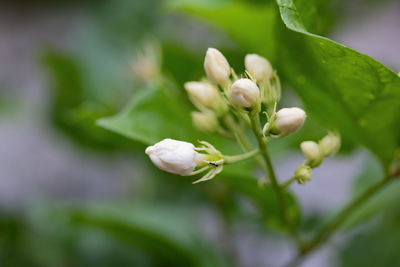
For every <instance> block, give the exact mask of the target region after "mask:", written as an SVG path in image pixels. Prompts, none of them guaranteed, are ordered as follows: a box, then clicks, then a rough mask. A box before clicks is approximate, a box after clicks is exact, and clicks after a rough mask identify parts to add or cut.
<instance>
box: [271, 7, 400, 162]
mask: <svg viewBox="0 0 400 267" xmlns="http://www.w3.org/2000/svg"><path fill="white" fill-rule="evenodd" d="M277 3H278V6H279V10H280V14H281V17H282V20H283V22H284V24H285V26H286V28H285V27H283V26H281V28H279V29H278V31H277V38H278V42H279V44H280V45H279V47H280V49H279V50H278V51H279V59H280V62H281V70H282V72H283V73H284V76H285V79H286V80H288V81H289V82H290V84H291V85H292V86H293V87H294V88H295V90H296V92H297V93H298V95H299V96H300V97H301V98H302V100H303V101H304V103H305V105H306V108H307V111H308V112H309V113H310V114H311V115H312V116H313V117H314V118H315V119H317V120H318V121H319V122H320V123H321V124H323V125H324V126H326V127H328V128H332V129H338V130H339V131H340V133H341V134H342V135H343V137H344V141H345V143H346V142H354V143H359V144H362V145H364V146H366V147H367V148H368V149H370V150H371V151H372V152H373V153H374V154H375V155H376V156H377V157H378V158H379V159H380V160H381V162H382V163H383V164H384V165H385V166H387V165H388V164H389V163H390V161H391V160H392V158H393V154H394V152H395V149H396V147H397V146H398V141H399V137H400V124H399V123H398V122H399V121H400V78H399V77H398V76H397V75H396V73H394V72H393V71H391V70H390V69H388V68H387V67H385V66H384V65H382V64H381V63H379V62H377V61H376V60H374V59H372V58H371V57H369V56H367V55H363V54H361V53H359V52H357V51H354V50H352V49H350V48H348V47H346V46H344V45H341V44H339V43H336V42H334V41H332V40H329V39H327V38H325V37H321V36H318V35H315V34H313V33H310V32H308V28H310V27H311V26H312V25H313V23H315V16H314V15H313V14H312V12H308V10H309V8H310V2H309V1H302V0H298V1H293V0H277Z"/></svg>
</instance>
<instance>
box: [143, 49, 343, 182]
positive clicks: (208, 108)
mask: <svg viewBox="0 0 400 267" xmlns="http://www.w3.org/2000/svg"><path fill="white" fill-rule="evenodd" d="M244 63H245V67H246V72H245V73H244V74H243V76H241V77H238V76H237V75H236V73H235V72H234V70H233V69H231V67H230V65H229V63H228V61H227V59H226V58H225V57H224V55H223V54H222V53H221V52H220V51H218V50H217V49H214V48H209V49H208V50H207V53H206V56H205V60H204V69H205V73H206V75H207V78H204V79H202V80H201V81H191V82H186V83H185V85H184V87H185V89H186V91H187V93H188V95H189V99H190V100H191V102H192V103H193V105H194V106H195V107H196V108H197V109H198V111H194V112H192V114H191V115H192V120H193V123H194V125H195V126H196V127H197V128H198V129H200V130H201V131H203V132H206V133H219V134H223V135H225V136H228V137H233V136H237V135H236V134H237V132H236V131H237V129H238V128H240V127H243V126H245V125H249V126H251V129H252V130H253V132H254V129H257V130H256V132H254V133H255V134H256V136H258V137H259V138H258V140H260V138H261V139H262V138H263V136H262V135H264V137H265V138H264V139H265V140H268V137H275V138H278V137H284V136H286V135H288V134H291V133H294V132H296V131H298V130H299V129H300V128H301V127H302V125H303V123H304V121H305V119H306V113H305V112H304V111H303V110H302V109H300V108H297V107H292V108H282V109H280V110H278V111H276V105H277V102H278V101H279V100H280V96H281V86H280V81H279V77H278V76H277V73H276V71H275V70H274V69H273V67H272V66H271V64H270V62H269V61H268V60H267V59H265V58H263V57H261V56H259V55H256V54H248V55H246V57H245V60H244ZM262 110H266V112H264V113H265V114H266V116H267V123H266V124H265V125H264V127H263V128H262V129H261V127H260V125H259V124H260V118H259V113H260V112H261V111H262ZM255 122H256V123H255ZM238 142H239V143H240V141H238ZM200 143H201V146H200V147H197V148H196V147H194V145H192V144H190V143H186V142H182V141H176V140H172V139H165V140H163V141H161V142H159V143H157V144H155V145H154V146H150V147H148V148H147V149H146V153H147V154H148V155H149V156H150V158H151V160H152V161H153V163H154V164H155V165H157V166H158V167H159V168H160V169H162V170H165V171H167V172H171V173H175V174H180V175H194V174H198V173H201V172H204V171H206V170H208V172H207V174H206V175H204V176H203V177H202V178H201V179H200V180H198V181H196V182H200V181H205V180H209V179H211V178H213V177H214V176H215V175H216V174H218V173H219V172H221V171H222V168H223V166H224V165H225V164H230V163H232V162H234V161H235V160H236V159H239V158H240V159H241V158H243V157H246V156H247V154H246V153H245V154H242V155H239V156H224V155H222V154H221V152H219V151H218V150H216V149H215V148H214V147H213V146H212V145H211V144H209V143H206V142H200ZM339 145H340V139H339V138H338V137H337V135H334V134H330V135H328V136H326V137H324V138H323V139H322V140H321V141H320V142H319V144H316V143H314V142H311V141H307V142H303V143H302V145H301V149H302V150H303V152H304V154H305V155H306V157H307V161H306V162H305V163H304V164H302V166H300V167H299V168H298V169H297V170H296V173H295V176H296V177H297V178H296V179H297V180H298V181H299V182H304V181H306V180H308V179H309V178H310V177H311V172H312V171H311V169H312V168H314V167H317V166H318V165H319V164H321V162H322V159H323V157H327V156H330V155H332V154H334V153H335V152H336V150H337V149H338V146H339ZM245 151H248V149H245ZM250 154H251V153H250ZM250 156H254V155H253V154H251V155H250ZM228 158H229V160H228ZM233 158H235V160H232V159H233Z"/></svg>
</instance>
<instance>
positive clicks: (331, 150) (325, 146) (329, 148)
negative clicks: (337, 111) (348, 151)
mask: <svg viewBox="0 0 400 267" xmlns="http://www.w3.org/2000/svg"><path fill="white" fill-rule="evenodd" d="M319 147H320V150H321V152H322V154H323V155H324V157H330V156H333V155H334V154H336V152H338V150H339V148H340V135H339V134H337V133H333V132H331V133H329V134H328V135H326V136H325V137H324V138H322V139H321V140H320V141H319Z"/></svg>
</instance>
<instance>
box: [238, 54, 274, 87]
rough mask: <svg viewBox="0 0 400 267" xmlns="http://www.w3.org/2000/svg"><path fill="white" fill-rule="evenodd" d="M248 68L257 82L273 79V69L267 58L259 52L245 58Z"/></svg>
mask: <svg viewBox="0 0 400 267" xmlns="http://www.w3.org/2000/svg"><path fill="white" fill-rule="evenodd" d="M244 64H245V66H246V70H247V71H248V72H249V73H250V75H251V76H252V78H253V79H255V80H256V81H257V82H261V83H267V82H268V81H269V79H271V77H272V74H273V69H272V66H271V64H270V63H269V61H268V60H267V59H266V58H263V57H261V56H259V55H257V54H248V55H246V57H245V58H244Z"/></svg>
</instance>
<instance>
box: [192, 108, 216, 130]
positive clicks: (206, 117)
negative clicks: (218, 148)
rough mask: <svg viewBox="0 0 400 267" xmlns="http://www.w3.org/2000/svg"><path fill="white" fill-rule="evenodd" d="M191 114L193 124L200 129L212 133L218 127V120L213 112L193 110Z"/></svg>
mask: <svg viewBox="0 0 400 267" xmlns="http://www.w3.org/2000/svg"><path fill="white" fill-rule="evenodd" d="M191 115H192V120H193V124H194V126H195V127H196V128H197V129H199V130H200V131H203V132H206V133H213V132H215V131H216V130H217V129H218V120H217V118H216V117H215V116H214V115H213V114H205V113H201V112H197V111H193V112H192V113H191Z"/></svg>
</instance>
